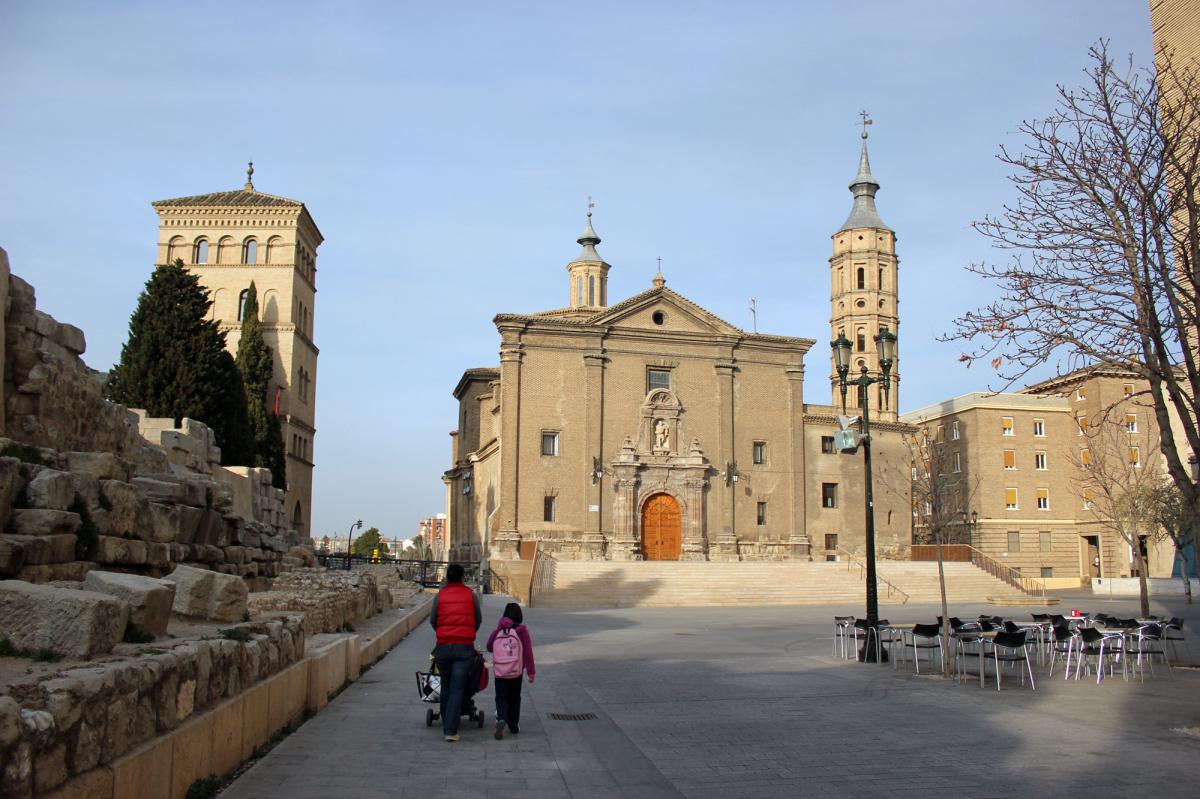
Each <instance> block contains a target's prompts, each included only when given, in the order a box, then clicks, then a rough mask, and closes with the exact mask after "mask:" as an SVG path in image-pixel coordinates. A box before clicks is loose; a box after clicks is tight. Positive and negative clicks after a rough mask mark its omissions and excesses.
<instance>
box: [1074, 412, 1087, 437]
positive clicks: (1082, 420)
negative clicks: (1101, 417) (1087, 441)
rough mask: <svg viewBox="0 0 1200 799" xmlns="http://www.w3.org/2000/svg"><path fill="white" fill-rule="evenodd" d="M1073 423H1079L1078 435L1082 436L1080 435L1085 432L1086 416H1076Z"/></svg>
mask: <svg viewBox="0 0 1200 799" xmlns="http://www.w3.org/2000/svg"><path fill="white" fill-rule="evenodd" d="M1075 424H1077V425H1079V435H1081V436H1082V435H1086V434H1087V427H1088V425H1087V417H1086V416H1076V417H1075Z"/></svg>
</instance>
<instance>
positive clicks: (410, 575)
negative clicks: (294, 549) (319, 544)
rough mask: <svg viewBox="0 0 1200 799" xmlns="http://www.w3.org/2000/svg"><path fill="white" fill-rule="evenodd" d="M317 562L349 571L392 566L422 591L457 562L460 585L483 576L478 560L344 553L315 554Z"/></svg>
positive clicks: (476, 581)
mask: <svg viewBox="0 0 1200 799" xmlns="http://www.w3.org/2000/svg"><path fill="white" fill-rule="evenodd" d="M317 562H318V563H320V564H321V565H322V566H324V567H325V568H327V569H343V570H350V569H351V568H353V567H355V566H378V565H384V566H395V567H396V569H397V570H398V571H399V573H400V576H401V577H403V578H404V579H405V580H409V581H411V582H414V583H418V584H420V585H422V586H424V587H425V588H437V587H438V586H439V585H441V584H442V583H443V582H445V580H446V567H447V566H449V565H450V564H451V563H458V565H460V566H462V567H463V582H464V583H466V584H467V585H481V584H482V580H483V575H482V574H481V572H480V570H479V562H478V561H449V560H416V559H411V560H410V559H405V558H393V557H388V556H386V555H385V556H380V557H371V556H369V555H347V554H346V553H345V552H320V551H318V552H317Z"/></svg>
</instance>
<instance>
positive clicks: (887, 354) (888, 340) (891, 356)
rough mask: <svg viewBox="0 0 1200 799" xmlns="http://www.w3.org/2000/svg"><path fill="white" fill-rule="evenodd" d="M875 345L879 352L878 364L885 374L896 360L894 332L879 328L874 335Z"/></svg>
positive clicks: (890, 369)
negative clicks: (877, 332)
mask: <svg viewBox="0 0 1200 799" xmlns="http://www.w3.org/2000/svg"><path fill="white" fill-rule="evenodd" d="M875 347H876V351H877V352H878V353H879V366H880V367H881V368H882V369H883V373H884V374H885V375H886V374H887V373H888V372H890V371H892V365H893V364H895V362H896V334H895V333H893V332H892V331H890V330H880V331H879V335H878V336H876V337H875Z"/></svg>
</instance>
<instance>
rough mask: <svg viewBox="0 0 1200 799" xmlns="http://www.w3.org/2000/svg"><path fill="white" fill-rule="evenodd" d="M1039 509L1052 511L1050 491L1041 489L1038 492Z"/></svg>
mask: <svg viewBox="0 0 1200 799" xmlns="http://www.w3.org/2000/svg"><path fill="white" fill-rule="evenodd" d="M1037 509H1038V510H1050V489H1048V488H1039V489H1038V490H1037Z"/></svg>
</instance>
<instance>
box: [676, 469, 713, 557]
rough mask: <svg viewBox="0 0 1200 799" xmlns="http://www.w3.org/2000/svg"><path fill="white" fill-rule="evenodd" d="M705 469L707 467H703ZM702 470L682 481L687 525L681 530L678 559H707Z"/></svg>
mask: <svg viewBox="0 0 1200 799" xmlns="http://www.w3.org/2000/svg"><path fill="white" fill-rule="evenodd" d="M705 469H707V467H705ZM702 474H703V472H702V471H701V472H697V473H696V474H694V475H690V476H689V477H687V478H686V479H685V480H684V482H683V490H684V501H686V502H687V508H688V514H687V526H686V527H685V528H684V531H683V551H682V552H681V553H680V555H679V559H680V560H708V554H707V553H706V552H705V546H704V477H703V476H702Z"/></svg>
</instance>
